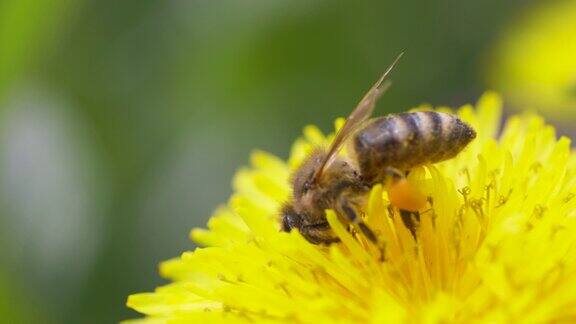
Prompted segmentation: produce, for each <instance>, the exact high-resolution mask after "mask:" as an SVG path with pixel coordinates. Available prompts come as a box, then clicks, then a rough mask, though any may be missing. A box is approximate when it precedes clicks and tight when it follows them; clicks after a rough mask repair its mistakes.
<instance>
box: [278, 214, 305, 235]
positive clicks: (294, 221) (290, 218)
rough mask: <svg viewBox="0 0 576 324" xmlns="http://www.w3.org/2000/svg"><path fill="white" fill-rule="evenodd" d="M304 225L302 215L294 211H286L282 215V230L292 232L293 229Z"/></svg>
mask: <svg viewBox="0 0 576 324" xmlns="http://www.w3.org/2000/svg"><path fill="white" fill-rule="evenodd" d="M301 226H302V216H300V215H298V214H296V213H294V212H287V213H286V212H285V213H284V215H283V216H282V231H284V232H290V230H291V229H293V228H297V229H299V228H300V227H301Z"/></svg>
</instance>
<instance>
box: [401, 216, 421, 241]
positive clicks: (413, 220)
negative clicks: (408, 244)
mask: <svg viewBox="0 0 576 324" xmlns="http://www.w3.org/2000/svg"><path fill="white" fill-rule="evenodd" d="M400 217H402V222H403V223H404V226H406V228H408V229H409V230H410V233H412V236H413V237H414V239H417V237H416V229H417V227H418V224H420V213H419V212H417V211H416V212H411V211H408V210H404V209H400Z"/></svg>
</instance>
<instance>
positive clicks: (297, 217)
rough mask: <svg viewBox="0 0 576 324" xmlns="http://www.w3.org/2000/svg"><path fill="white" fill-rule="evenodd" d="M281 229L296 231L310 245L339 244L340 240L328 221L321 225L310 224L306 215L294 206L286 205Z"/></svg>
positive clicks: (283, 210) (283, 209)
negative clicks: (298, 211)
mask: <svg viewBox="0 0 576 324" xmlns="http://www.w3.org/2000/svg"><path fill="white" fill-rule="evenodd" d="M281 221H282V223H281V229H282V231H284V232H290V231H291V230H292V229H296V230H298V231H299V232H300V234H301V235H302V236H303V237H304V238H305V239H306V240H307V241H308V242H310V243H313V244H330V243H334V242H338V238H337V237H336V236H335V235H334V233H333V232H332V229H331V228H330V225H329V224H328V222H327V221H326V220H324V221H322V222H320V223H312V224H310V223H308V216H307V215H306V214H300V213H297V212H296V211H295V210H294V207H293V206H292V205H285V206H284V208H282V220H281Z"/></svg>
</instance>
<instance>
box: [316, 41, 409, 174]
mask: <svg viewBox="0 0 576 324" xmlns="http://www.w3.org/2000/svg"><path fill="white" fill-rule="evenodd" d="M402 55H404V52H402V53H400V55H398V56H397V57H396V59H395V60H394V62H392V64H390V66H389V67H388V68H387V69H386V71H384V73H383V74H382V76H381V77H380V79H378V81H376V83H375V84H374V85H373V86H372V88H370V90H368V92H367V93H366V94H365V95H364V97H363V98H362V100H360V102H359V103H358V105H357V106H356V108H354V110H353V111H352V113H350V115H349V116H348V118H346V122H345V123H344V125H343V126H342V128H341V129H340V131H338V134H336V137H335V138H334V141H333V142H332V144H331V145H330V148H329V149H328V154H326V157H325V158H324V160H323V161H322V164H321V166H320V167H319V168H318V169H317V171H316V173H315V174H314V177H313V181H316V180H317V179H318V178H319V177H320V176H321V175H322V172H323V171H324V169H325V168H326V166H328V165H329V164H330V162H331V161H332V160H333V158H334V156H335V155H336V154H337V153H338V151H339V149H340V147H341V146H342V144H343V143H344V142H345V141H346V139H347V138H348V137H349V136H350V135H351V134H353V133H354V131H355V130H356V129H357V128H358V126H360V125H361V124H362V123H363V122H364V121H366V120H367V119H368V118H369V117H370V116H371V115H372V111H374V106H375V105H376V101H377V100H378V98H380V96H381V95H382V94H383V93H384V92H386V90H388V88H390V85H391V84H392V83H391V82H390V80H388V75H389V74H390V72H391V71H392V69H393V68H394V66H395V65H396V63H398V61H399V60H400V58H401V57H402Z"/></svg>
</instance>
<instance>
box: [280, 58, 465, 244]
mask: <svg viewBox="0 0 576 324" xmlns="http://www.w3.org/2000/svg"><path fill="white" fill-rule="evenodd" d="M401 56H402V54H400V55H399V56H398V57H397V58H396V59H395V60H394V62H393V63H392V64H391V65H390V66H389V67H388V68H387V69H386V71H385V72H384V73H383V75H382V76H381V77H380V78H379V79H378V81H377V82H376V83H375V84H374V85H373V86H372V87H371V88H370V90H368V92H367V93H366V94H365V95H364V97H363V98H362V100H360V102H359V103H358V105H357V106H356V108H355V109H354V110H353V111H352V113H351V114H350V115H349V116H348V118H347V119H346V122H345V123H344V125H343V126H342V128H341V129H340V130H339V131H338V133H337V134H336V137H335V138H334V141H333V142H332V143H331V145H330V147H329V148H328V149H322V148H317V149H315V150H314V151H313V152H312V153H311V154H310V155H309V156H308V157H307V158H306V159H305V160H304V162H303V163H302V164H301V166H300V167H299V168H298V169H296V170H295V171H294V173H293V175H292V180H291V181H292V189H293V194H292V198H291V200H290V201H289V202H287V203H286V204H285V205H284V206H283V207H282V209H281V211H280V213H281V228H282V230H283V231H286V232H288V231H290V230H292V229H297V230H299V231H300V233H301V234H302V236H304V238H306V239H307V240H308V241H309V242H311V243H314V244H321V243H322V244H330V243H333V242H337V241H338V238H337V237H336V235H335V234H334V233H333V231H332V229H331V228H330V225H329V224H328V221H327V219H326V215H325V210H326V209H332V210H334V211H335V212H336V214H337V215H338V217H339V219H340V220H341V221H342V222H344V223H345V224H349V225H352V226H354V227H356V228H357V229H359V230H360V231H361V232H362V233H363V234H364V236H365V237H366V238H367V239H369V240H370V241H372V242H377V237H376V235H375V234H374V232H373V231H372V230H371V229H370V228H369V227H368V226H367V225H366V224H365V223H364V222H363V220H362V217H361V211H362V207H363V206H364V205H365V203H366V199H367V196H368V193H369V191H370V188H372V186H374V185H375V184H377V183H385V184H386V188H387V190H388V196H389V198H390V203H391V205H392V206H394V207H396V208H398V209H400V211H401V214H402V215H403V216H406V215H408V214H409V213H410V212H414V213H417V212H418V210H421V209H422V208H423V207H424V206H425V205H426V202H427V197H424V196H423V195H422V194H420V193H419V192H418V191H417V190H416V189H415V188H413V187H412V186H411V185H410V184H409V183H408V181H407V180H406V177H405V176H406V175H407V172H409V171H410V170H411V169H412V168H414V167H417V166H422V165H426V164H432V163H437V162H440V161H444V160H447V159H450V158H453V157H454V156H456V155H457V154H458V153H459V152H460V151H462V150H463V149H464V148H465V147H466V146H467V145H468V143H470V142H471V141H472V140H473V139H474V138H475V137H476V132H475V130H474V129H473V128H472V127H471V126H470V125H468V124H466V123H465V122H463V121H462V120H460V119H459V118H458V117H457V116H455V115H452V114H447V113H440V112H434V111H421V112H407V113H399V114H390V115H387V116H383V117H377V118H372V119H370V116H371V115H372V111H373V110H374V106H375V104H376V101H377V100H378V98H379V97H380V96H381V95H382V94H383V93H384V92H385V91H386V90H387V89H388V88H389V86H390V84H391V82H390V81H389V80H388V75H389V74H390V72H391V71H392V69H393V68H394V66H395V65H396V63H397V62H398V60H399V59H400V57H401ZM344 143H349V144H350V146H349V147H350V151H351V152H349V154H348V155H349V156H347V157H343V156H341V155H339V154H338V152H339V151H340V149H341V148H342V146H343V144H344ZM416 215H418V214H416ZM405 223H406V220H405ZM411 231H412V234H413V235H415V232H414V229H413V228H411Z"/></svg>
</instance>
